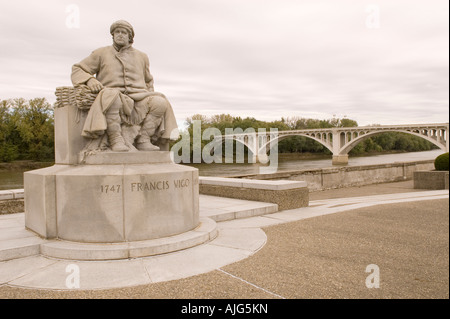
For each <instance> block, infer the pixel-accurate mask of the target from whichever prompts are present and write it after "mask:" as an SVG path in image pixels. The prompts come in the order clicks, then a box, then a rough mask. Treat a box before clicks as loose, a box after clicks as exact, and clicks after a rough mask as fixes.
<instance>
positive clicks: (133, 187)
mask: <svg viewBox="0 0 450 319" xmlns="http://www.w3.org/2000/svg"><path fill="white" fill-rule="evenodd" d="M195 182H197V183H198V181H196V180H194V183H195ZM191 183H192V182H191V180H190V179H189V178H182V179H174V180H171V181H168V180H160V181H148V182H133V183H130V188H129V189H130V191H132V192H151V191H165V190H168V189H182V188H186V187H189V186H191ZM121 191H122V185H120V184H117V185H109V184H103V185H100V192H101V193H103V194H110V193H119V192H121Z"/></svg>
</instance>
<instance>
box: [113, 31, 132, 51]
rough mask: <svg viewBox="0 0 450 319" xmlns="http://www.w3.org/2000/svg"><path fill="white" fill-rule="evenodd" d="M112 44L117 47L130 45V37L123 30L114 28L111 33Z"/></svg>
mask: <svg viewBox="0 0 450 319" xmlns="http://www.w3.org/2000/svg"><path fill="white" fill-rule="evenodd" d="M113 39H114V43H116V44H117V45H119V46H125V45H128V44H130V35H129V34H128V31H127V29H125V28H120V27H119V28H116V29H115V30H114V32H113Z"/></svg>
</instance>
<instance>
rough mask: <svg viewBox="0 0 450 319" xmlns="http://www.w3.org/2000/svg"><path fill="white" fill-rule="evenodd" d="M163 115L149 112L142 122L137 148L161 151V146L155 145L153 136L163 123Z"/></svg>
mask: <svg viewBox="0 0 450 319" xmlns="http://www.w3.org/2000/svg"><path fill="white" fill-rule="evenodd" d="M161 121H162V117H156V116H154V115H151V114H148V115H147V116H146V118H145V120H144V123H143V124H142V127H141V131H140V133H139V134H140V136H139V137H138V139H137V141H136V148H137V149H138V150H140V151H159V147H158V146H156V145H153V144H152V142H151V138H152V136H153V135H155V133H156V129H157V128H158V126H159V125H160V124H161Z"/></svg>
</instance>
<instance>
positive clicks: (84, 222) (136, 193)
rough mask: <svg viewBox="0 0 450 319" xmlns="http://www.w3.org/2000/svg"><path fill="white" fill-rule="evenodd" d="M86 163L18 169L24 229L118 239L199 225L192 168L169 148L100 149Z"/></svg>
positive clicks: (77, 238)
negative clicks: (176, 161) (175, 158)
mask: <svg viewBox="0 0 450 319" xmlns="http://www.w3.org/2000/svg"><path fill="white" fill-rule="evenodd" d="M124 162H125V163H127V164H121V163H124ZM143 162H146V163H143ZM90 163H92V164H87V165H58V164H57V165H54V166H52V167H49V168H44V169H39V170H34V171H30V172H26V173H25V174H24V188H25V226H26V227H27V228H28V229H30V230H33V231H34V232H36V233H37V234H39V235H40V236H42V237H44V238H47V239H51V238H58V239H62V240H66V241H74V242H81V243H121V242H132V241H143V240H152V239H157V238H164V237H168V236H174V235H177V234H181V233H184V232H188V231H191V230H193V229H195V228H196V227H197V226H198V225H199V204H198V170H197V169H195V168H191V167H186V166H182V165H177V164H174V163H172V162H171V161H170V154H169V152H139V153H138V154H137V156H136V153H134V154H133V153H121V154H117V153H112V152H110V153H108V152H106V153H100V154H96V155H95V157H93V158H91V161H90ZM99 163H107V164H106V165H105V164H99Z"/></svg>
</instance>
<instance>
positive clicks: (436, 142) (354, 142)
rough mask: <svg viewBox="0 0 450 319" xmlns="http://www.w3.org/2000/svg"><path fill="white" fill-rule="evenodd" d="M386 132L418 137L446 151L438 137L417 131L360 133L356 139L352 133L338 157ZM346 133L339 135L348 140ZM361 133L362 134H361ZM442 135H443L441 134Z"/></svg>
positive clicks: (394, 130)
mask: <svg viewBox="0 0 450 319" xmlns="http://www.w3.org/2000/svg"><path fill="white" fill-rule="evenodd" d="M435 131H439V130H435ZM387 132H397V133H406V134H410V135H414V136H418V137H421V138H423V139H425V140H427V141H429V142H431V143H433V144H434V145H436V146H437V147H439V148H440V149H441V150H443V151H446V145H445V142H444V143H442V142H439V140H438V137H439V136H437V138H436V139H435V138H433V137H431V136H429V135H425V134H423V133H421V130H418V129H417V130H398V129H392V130H379V131H373V132H367V131H364V132H360V134H358V136H357V137H356V138H352V137H353V134H354V133H353V134H352V136H351V137H350V141H348V142H346V143H345V144H344V146H342V147H341V149H340V150H339V155H347V154H348V152H350V151H351V150H352V149H353V148H354V147H355V146H356V145H357V144H359V143H360V142H362V141H364V140H366V139H368V138H370V137H372V136H375V135H380V134H383V133H387ZM348 133H349V132H347V133H344V132H341V134H346V135H345V139H346V140H347V138H348V136H347V134H348ZM361 133H363V134H361ZM425 133H428V132H427V131H425ZM442 134H444V133H442Z"/></svg>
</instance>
